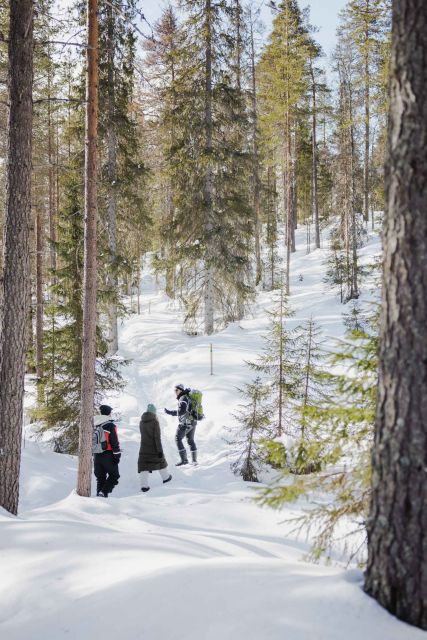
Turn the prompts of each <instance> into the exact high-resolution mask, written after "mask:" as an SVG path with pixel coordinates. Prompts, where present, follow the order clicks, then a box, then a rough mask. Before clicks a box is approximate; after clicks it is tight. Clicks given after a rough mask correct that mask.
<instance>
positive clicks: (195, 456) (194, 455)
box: [191, 449, 197, 465]
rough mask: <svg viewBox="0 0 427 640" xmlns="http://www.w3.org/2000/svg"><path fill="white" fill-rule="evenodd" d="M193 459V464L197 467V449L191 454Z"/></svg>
mask: <svg viewBox="0 0 427 640" xmlns="http://www.w3.org/2000/svg"><path fill="white" fill-rule="evenodd" d="M191 458H192V460H193V464H194V465H196V464H197V449H195V450H194V451H192V452H191Z"/></svg>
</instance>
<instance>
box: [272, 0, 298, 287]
mask: <svg viewBox="0 0 427 640" xmlns="http://www.w3.org/2000/svg"><path fill="white" fill-rule="evenodd" d="M307 60H308V34H307V29H306V27H305V25H304V22H303V17H302V14H301V11H300V9H299V7H298V3H297V2H296V0H283V2H281V3H280V4H279V5H278V8H277V15H276V17H275V19H274V22H273V30H272V33H271V35H270V38H269V42H268V44H267V46H266V48H265V50H264V52H263V54H262V57H261V61H260V94H261V101H262V117H261V122H262V126H263V135H264V136H265V138H267V139H269V140H270V145H271V148H272V149H274V150H275V154H276V156H277V155H278V154H280V156H279V157H280V158H281V161H282V165H283V171H282V174H283V210H284V212H285V255H286V273H285V275H286V281H285V290H286V293H287V294H289V270H290V254H291V251H292V250H294V249H295V233H294V231H295V225H296V211H295V200H294V189H295V135H296V122H297V111H298V105H299V103H300V100H301V99H302V97H303V95H304V93H305V86H306V80H307V75H306V70H307Z"/></svg>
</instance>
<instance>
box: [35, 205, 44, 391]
mask: <svg viewBox="0 0 427 640" xmlns="http://www.w3.org/2000/svg"><path fill="white" fill-rule="evenodd" d="M43 222H44V220H43V209H42V204H41V203H40V202H39V203H38V206H37V214H36V304H37V307H36V309H37V311H36V375H37V401H38V402H39V403H40V402H42V400H43V393H42V378H43V307H44V304H43V249H44V247H43V245H44V224H43Z"/></svg>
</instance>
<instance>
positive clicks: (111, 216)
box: [107, 4, 119, 355]
mask: <svg viewBox="0 0 427 640" xmlns="http://www.w3.org/2000/svg"><path fill="white" fill-rule="evenodd" d="M107 16H108V25H107V50H108V105H107V108H108V125H107V149H108V189H107V201H108V238H109V244H110V261H111V268H110V269H109V272H108V276H107V278H108V287H109V289H110V291H114V294H113V295H115V292H116V291H117V287H118V281H117V275H116V271H115V269H116V256H117V196H116V190H117V135H116V122H115V111H116V106H115V103H116V99H115V77H114V18H115V16H114V11H113V6H112V5H111V4H108V5H107ZM108 315H109V322H110V333H109V336H108V352H109V354H110V355H112V354H114V353H116V352H117V350H118V348H119V338H118V329H117V304H116V302H115V301H112V302H110V303H109V305H108Z"/></svg>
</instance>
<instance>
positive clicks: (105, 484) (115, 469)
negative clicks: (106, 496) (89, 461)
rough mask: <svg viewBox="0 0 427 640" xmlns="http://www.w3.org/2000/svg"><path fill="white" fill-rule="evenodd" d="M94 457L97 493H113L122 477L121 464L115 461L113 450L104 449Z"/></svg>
mask: <svg viewBox="0 0 427 640" xmlns="http://www.w3.org/2000/svg"><path fill="white" fill-rule="evenodd" d="M94 458H95V460H94V471H95V477H96V493H99V492H100V491H103V492H104V493H111V492H112V490H113V489H114V487H115V486H116V484H119V478H120V474H119V465H118V464H117V463H116V462H114V454H113V452H112V451H104V453H97V454H95V456H94Z"/></svg>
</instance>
